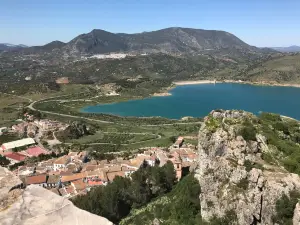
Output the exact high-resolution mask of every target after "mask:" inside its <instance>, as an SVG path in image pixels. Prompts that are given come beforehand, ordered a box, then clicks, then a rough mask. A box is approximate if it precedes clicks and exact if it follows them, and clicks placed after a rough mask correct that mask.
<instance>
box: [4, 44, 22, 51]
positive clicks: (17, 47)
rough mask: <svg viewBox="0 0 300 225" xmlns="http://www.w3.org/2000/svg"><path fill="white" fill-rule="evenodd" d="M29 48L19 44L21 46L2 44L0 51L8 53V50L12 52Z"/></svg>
mask: <svg viewBox="0 0 300 225" xmlns="http://www.w3.org/2000/svg"><path fill="white" fill-rule="evenodd" d="M27 47H28V46H26V45H23V44H19V45H14V44H9V43H0V51H7V50H12V49H20V48H27Z"/></svg>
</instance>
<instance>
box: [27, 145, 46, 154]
mask: <svg viewBox="0 0 300 225" xmlns="http://www.w3.org/2000/svg"><path fill="white" fill-rule="evenodd" d="M26 153H27V154H28V155H31V156H39V155H41V154H48V152H47V151H46V150H45V149H42V148H41V147H39V146H34V147H30V148H28V149H27V150H26Z"/></svg>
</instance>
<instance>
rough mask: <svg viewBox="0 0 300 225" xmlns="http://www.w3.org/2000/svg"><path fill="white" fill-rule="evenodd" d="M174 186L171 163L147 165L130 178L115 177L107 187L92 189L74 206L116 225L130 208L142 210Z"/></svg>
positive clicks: (78, 198) (79, 197)
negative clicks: (159, 165) (142, 207)
mask: <svg viewBox="0 0 300 225" xmlns="http://www.w3.org/2000/svg"><path fill="white" fill-rule="evenodd" d="M175 183H176V175H175V171H174V167H173V164H172V163H171V162H168V163H166V164H165V165H164V166H163V167H158V166H154V167H150V166H148V165H147V164H146V163H145V164H144V165H143V166H142V167H141V168H140V169H139V170H138V171H136V172H134V173H133V174H132V175H131V178H129V177H116V178H115V179H114V181H113V182H112V183H110V184H108V185H107V186H100V187H97V188H94V189H92V190H91V191H90V192H89V193H88V194H87V195H84V196H78V197H76V198H75V199H74V200H73V202H74V204H75V205H76V206H77V207H79V208H81V209H84V210H87V211H89V212H91V213H94V214H97V215H100V216H103V217H105V218H107V219H109V220H110V221H112V222H114V223H118V222H119V221H120V220H121V219H122V218H124V217H125V216H127V215H128V214H129V213H130V211H131V209H134V208H138V207H141V206H143V205H145V204H147V203H149V202H150V201H151V199H153V198H155V197H158V196H160V195H163V194H165V193H167V192H170V191H171V190H172V187H173V185H174V184H175Z"/></svg>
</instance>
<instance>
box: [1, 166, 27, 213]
mask: <svg viewBox="0 0 300 225" xmlns="http://www.w3.org/2000/svg"><path fill="white" fill-rule="evenodd" d="M21 184H22V181H21V180H20V179H19V178H18V177H17V176H15V175H14V174H13V173H12V172H10V171H9V170H8V169H6V168H3V167H0V211H2V210H3V209H5V208H6V207H8V206H9V205H11V204H12V203H13V202H14V201H15V200H16V199H17V198H18V197H19V196H20V195H21V193H22V192H23V191H22V190H21V189H19V188H18V187H19V186H20V185H21Z"/></svg>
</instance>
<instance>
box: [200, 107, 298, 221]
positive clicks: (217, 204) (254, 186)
mask: <svg viewBox="0 0 300 225" xmlns="http://www.w3.org/2000/svg"><path fill="white" fill-rule="evenodd" d="M260 123H261V121H259V119H258V118H257V117H256V116H254V115H253V114H251V113H247V112H244V111H235V110H231V111H229V110H227V111H224V110H218V111H212V112H211V113H210V114H209V115H208V116H207V117H206V118H205V122H204V123H203V125H202V127H201V129H200V132H199V144H198V145H199V146H198V149H199V165H198V169H197V170H196V174H195V176H196V178H197V179H198V180H199V183H200V186H201V194H200V204H201V216H202V219H203V220H204V221H208V222H209V221H211V220H213V219H215V218H224V217H227V218H228V217H229V218H231V223H230V224H239V225H250V224H253V225H254V224H264V225H270V224H278V223H276V216H278V212H277V211H278V207H279V206H278V205H279V203H278V200H279V199H281V198H282V197H283V196H287V198H288V197H289V196H291V195H292V194H293V193H294V192H296V191H297V190H300V178H299V176H298V175H297V174H293V173H289V172H287V171H286V169H285V168H284V167H282V166H280V165H279V164H278V165H274V164H270V163H268V162H266V161H265V160H263V157H262V156H263V155H264V154H269V153H271V151H272V149H270V148H269V146H268V144H267V143H268V140H267V138H266V137H265V136H263V134H262V132H260V127H261V124H260ZM269 155H270V154H269ZM275 164H276V163H275ZM299 208H300V207H299V203H298V204H297V205H296V207H295V208H294V209H292V210H294V214H293V218H292V219H293V224H300V219H299V218H300V210H299ZM292 212H293V211H292ZM279 224H281V223H279Z"/></svg>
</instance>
